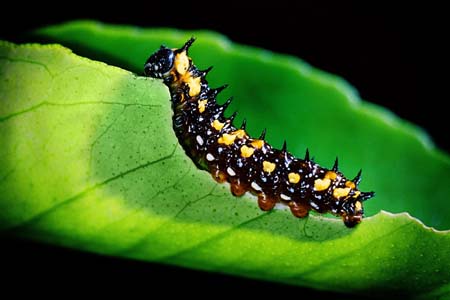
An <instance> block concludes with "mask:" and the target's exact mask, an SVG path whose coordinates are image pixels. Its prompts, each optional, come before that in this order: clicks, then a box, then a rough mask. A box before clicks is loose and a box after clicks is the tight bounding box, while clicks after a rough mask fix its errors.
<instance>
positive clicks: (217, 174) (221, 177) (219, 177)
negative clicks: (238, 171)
mask: <svg viewBox="0 0 450 300" xmlns="http://www.w3.org/2000/svg"><path fill="white" fill-rule="evenodd" d="M211 175H212V177H213V178H214V180H215V181H217V182H218V183H224V182H225V181H226V180H227V174H225V172H222V171H220V170H219V169H215V170H213V171H212V172H211Z"/></svg>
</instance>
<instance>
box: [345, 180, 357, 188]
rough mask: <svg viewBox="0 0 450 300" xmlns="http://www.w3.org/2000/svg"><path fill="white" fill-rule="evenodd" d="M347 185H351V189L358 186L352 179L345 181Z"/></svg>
mask: <svg viewBox="0 0 450 300" xmlns="http://www.w3.org/2000/svg"><path fill="white" fill-rule="evenodd" d="M345 186H346V187H349V188H351V189H354V188H356V185H355V184H354V183H353V182H352V181H346V182H345Z"/></svg>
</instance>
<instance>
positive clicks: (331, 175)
mask: <svg viewBox="0 0 450 300" xmlns="http://www.w3.org/2000/svg"><path fill="white" fill-rule="evenodd" d="M336 177H337V174H336V173H335V172H333V171H328V172H327V173H325V178H328V179H331V180H335V179H336Z"/></svg>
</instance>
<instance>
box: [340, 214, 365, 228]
mask: <svg viewBox="0 0 450 300" xmlns="http://www.w3.org/2000/svg"><path fill="white" fill-rule="evenodd" d="M342 220H343V221H344V224H345V226H347V227H348V228H352V227H355V226H356V225H358V224H359V223H361V221H362V216H361V215H355V216H352V215H343V216H342Z"/></svg>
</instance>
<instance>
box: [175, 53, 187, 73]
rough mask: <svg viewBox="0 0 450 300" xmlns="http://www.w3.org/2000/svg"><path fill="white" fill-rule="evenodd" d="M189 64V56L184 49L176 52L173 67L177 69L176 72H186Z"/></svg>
mask: <svg viewBox="0 0 450 300" xmlns="http://www.w3.org/2000/svg"><path fill="white" fill-rule="evenodd" d="M189 65H190V63H189V57H188V56H187V55H186V51H183V52H181V53H178V54H177V56H176V57H175V69H176V70H177V72H178V74H180V75H184V74H186V72H187V70H188V69H189Z"/></svg>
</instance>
